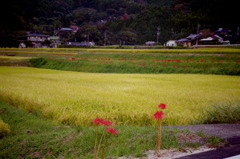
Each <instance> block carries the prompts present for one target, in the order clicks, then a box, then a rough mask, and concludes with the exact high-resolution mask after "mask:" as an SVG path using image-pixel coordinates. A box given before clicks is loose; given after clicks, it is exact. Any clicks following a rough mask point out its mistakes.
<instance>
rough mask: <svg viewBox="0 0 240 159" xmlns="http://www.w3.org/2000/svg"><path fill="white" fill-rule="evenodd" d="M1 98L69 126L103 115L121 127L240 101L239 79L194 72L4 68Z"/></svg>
mask: <svg viewBox="0 0 240 159" xmlns="http://www.w3.org/2000/svg"><path fill="white" fill-rule="evenodd" d="M0 99H3V100H5V101H7V102H10V103H11V104H14V105H15V106H18V107H21V108H24V109H26V110H28V111H29V112H38V113H39V112H41V113H42V114H43V115H44V116H46V117H48V118H51V119H54V120H55V121H59V122H62V123H65V124H73V125H90V124H91V121H92V119H94V118H95V117H102V118H105V119H108V120H111V121H114V122H115V123H117V124H122V125H151V124H154V119H153V113H154V112H155V111H156V110H157V105H158V104H159V103H166V104H167V105H168V108H167V109H166V113H167V114H166V118H165V120H164V124H165V125H178V124H194V123H201V120H202V119H203V113H202V112H203V111H205V110H210V109H211V108H212V106H213V105H215V106H216V105H219V104H223V103H230V104H232V105H236V104H239V103H240V77H239V76H224V75H194V74H191V75H190V74H104V73H101V74H100V73H79V72H70V71H57V70H48V69H37V68H28V67H0Z"/></svg>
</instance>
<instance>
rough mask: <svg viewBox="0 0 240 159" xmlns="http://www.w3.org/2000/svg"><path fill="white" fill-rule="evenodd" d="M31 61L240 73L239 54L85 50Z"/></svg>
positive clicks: (91, 68) (115, 69) (88, 68)
mask: <svg viewBox="0 0 240 159" xmlns="http://www.w3.org/2000/svg"><path fill="white" fill-rule="evenodd" d="M30 62H31V63H32V65H33V66H35V67H41V68H50V69H59V70H70V71H80V72H99V73H191V74H196V73H198V74H225V75H240V57H239V56H181V55H174V56H173V55H168V56H167V55H165V56H164V55H157V54H156V55H149V54H93V53H85V54H79V55H78V56H75V57H67V58H62V60H56V59H42V58H41V59H32V60H30Z"/></svg>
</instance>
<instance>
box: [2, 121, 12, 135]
mask: <svg viewBox="0 0 240 159" xmlns="http://www.w3.org/2000/svg"><path fill="white" fill-rule="evenodd" d="M8 134H10V127H9V125H8V124H6V123H4V122H3V121H2V120H1V119H0V138H3V137H4V136H6V135H8Z"/></svg>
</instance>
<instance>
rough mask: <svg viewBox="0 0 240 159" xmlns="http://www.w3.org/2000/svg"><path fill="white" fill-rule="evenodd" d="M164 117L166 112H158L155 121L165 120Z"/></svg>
mask: <svg viewBox="0 0 240 159" xmlns="http://www.w3.org/2000/svg"><path fill="white" fill-rule="evenodd" d="M163 115H164V112H163V111H157V112H156V113H155V114H154V118H155V119H162V118H163Z"/></svg>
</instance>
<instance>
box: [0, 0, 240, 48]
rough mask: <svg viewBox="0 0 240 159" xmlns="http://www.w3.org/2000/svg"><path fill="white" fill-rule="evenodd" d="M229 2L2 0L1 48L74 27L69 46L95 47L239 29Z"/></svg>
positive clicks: (234, 6) (235, 9) (234, 4)
mask: <svg viewBox="0 0 240 159" xmlns="http://www.w3.org/2000/svg"><path fill="white" fill-rule="evenodd" d="M238 16H239V14H238V2H237V1H234V0H228V1H226V0H7V1H5V0H4V3H3V2H2V4H1V5H0V18H1V23H0V46H1V47H6V46H17V45H18V40H21V39H23V40H24V39H25V37H26V32H25V31H33V32H35V33H41V34H49V35H54V34H57V33H58V30H59V28H62V27H69V26H70V25H76V26H78V27H79V28H80V29H79V31H78V32H77V33H75V34H71V35H68V36H67V40H68V41H84V40H86V35H88V38H89V40H91V41H94V42H96V44H98V45H103V44H104V40H105V42H106V44H118V43H119V41H125V44H143V43H145V42H146V41H149V40H151V41H157V32H159V43H160V44H162V43H164V42H165V41H166V40H169V39H176V38H180V37H183V36H186V35H187V34H190V33H196V32H197V26H198V24H200V29H210V30H212V31H214V30H216V29H217V28H219V27H221V28H228V29H231V30H232V33H233V34H236V32H237V27H238V26H240V21H239V18H238Z"/></svg>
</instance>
